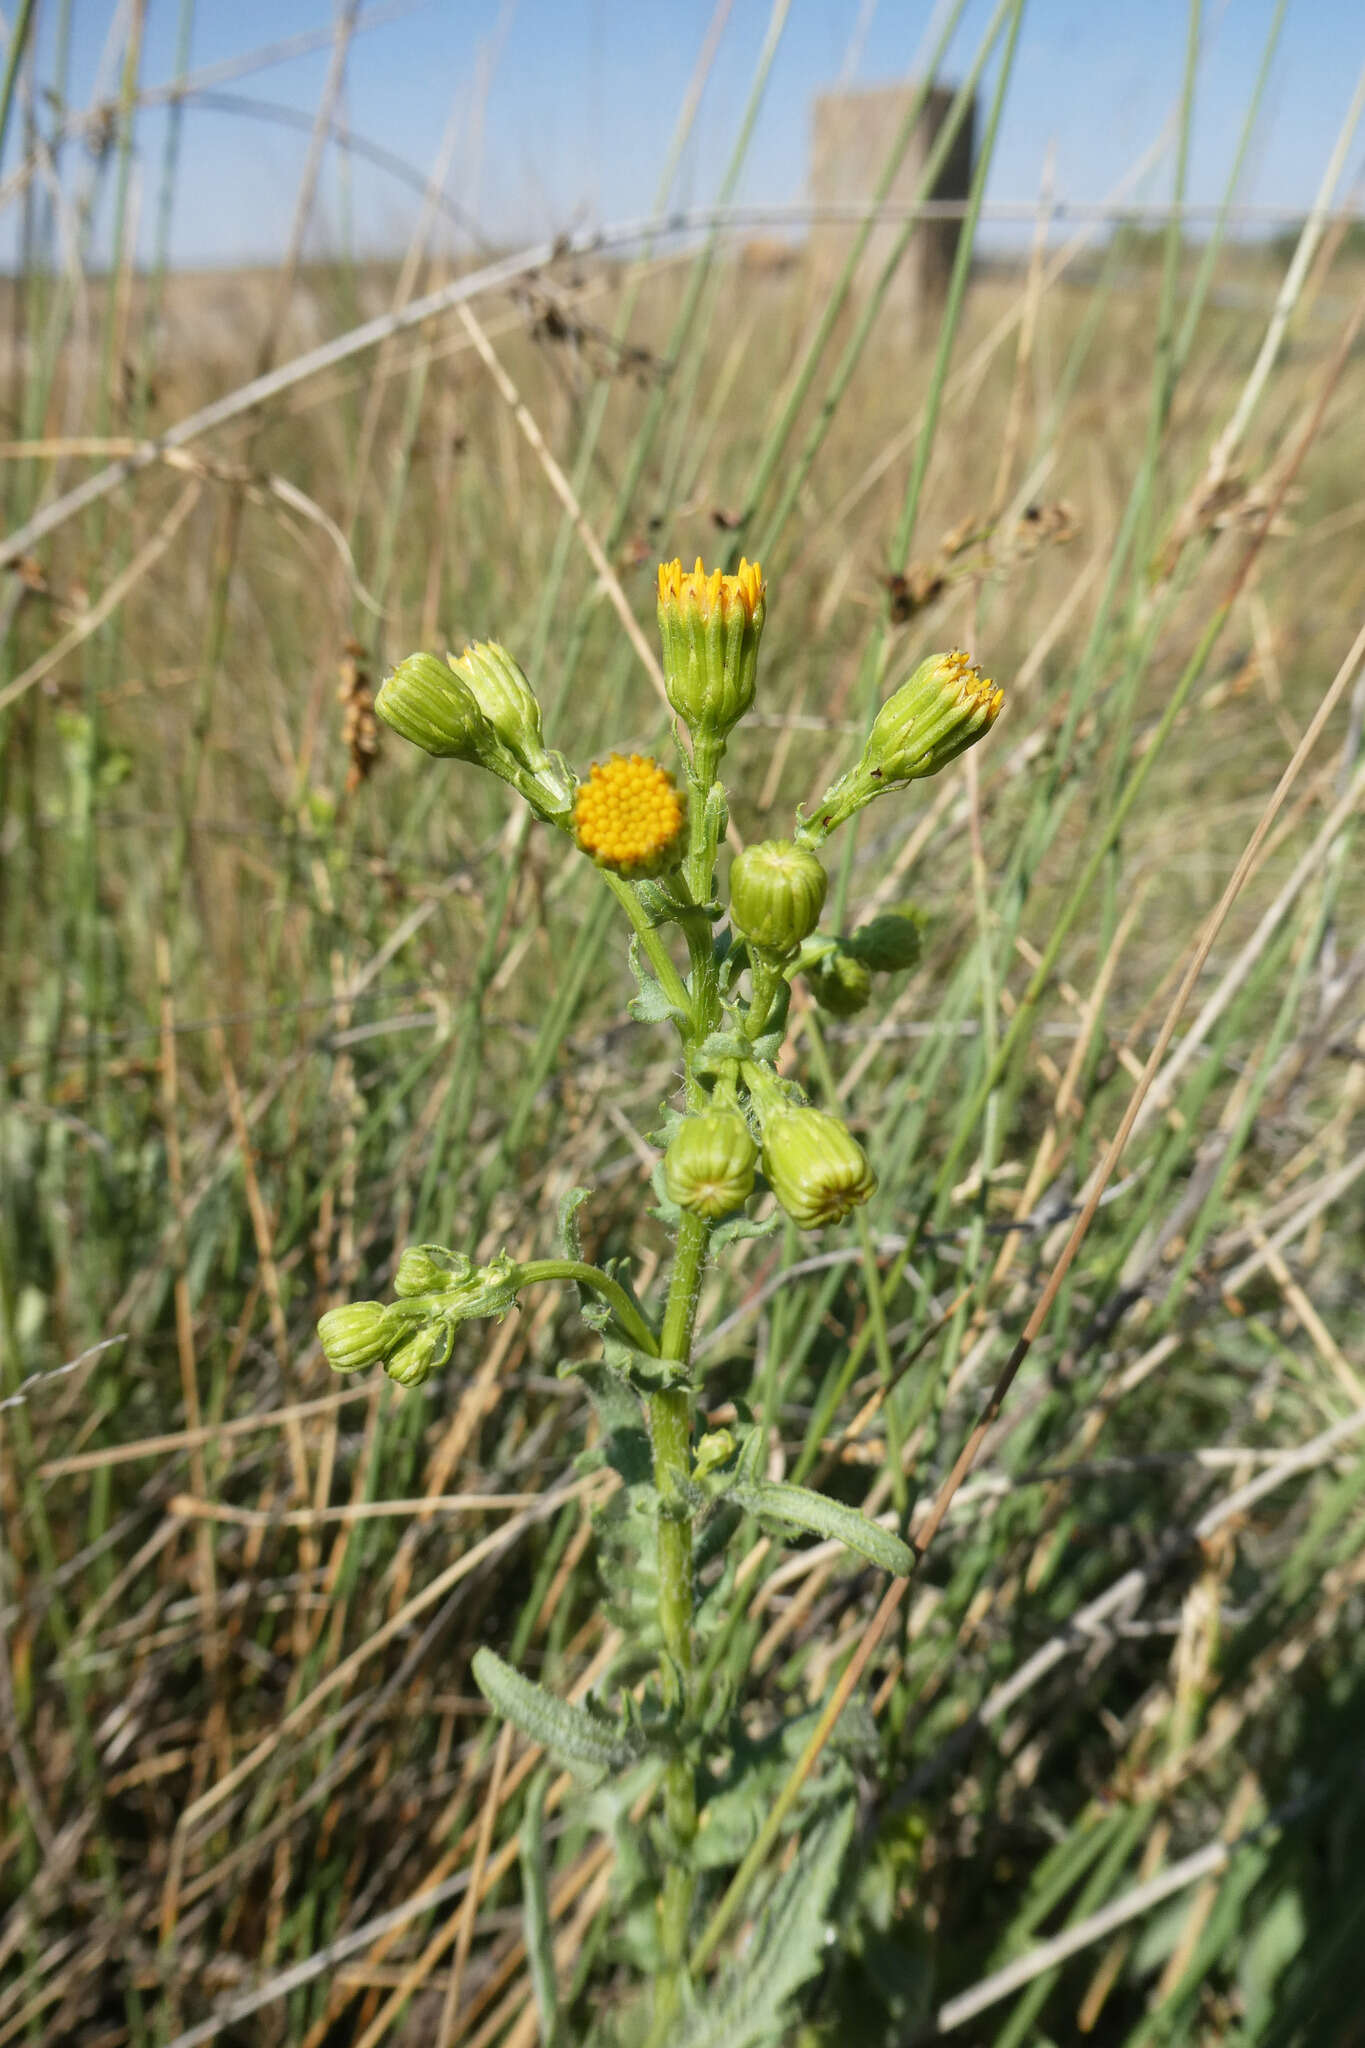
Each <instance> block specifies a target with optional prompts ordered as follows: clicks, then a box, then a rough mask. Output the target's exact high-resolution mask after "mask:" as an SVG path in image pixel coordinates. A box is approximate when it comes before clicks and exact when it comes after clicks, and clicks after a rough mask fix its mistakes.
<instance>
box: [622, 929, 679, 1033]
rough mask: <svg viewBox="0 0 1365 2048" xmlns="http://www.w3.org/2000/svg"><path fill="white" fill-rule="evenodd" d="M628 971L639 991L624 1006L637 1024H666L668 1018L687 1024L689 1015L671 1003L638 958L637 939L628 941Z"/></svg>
mask: <svg viewBox="0 0 1365 2048" xmlns="http://www.w3.org/2000/svg"><path fill="white" fill-rule="evenodd" d="M630 971H631V973H632V974H633V975H634V976H635V979H636V982H637V984H638V986H639V990H640V993H639V995H638V996H633V997H632V998H631V1000H630V1002H628V1003H627V1005H626V1008H627V1009H628V1010H629V1011H630V1014H631V1016H632V1017H633V1018H634V1019H635V1021H636V1023H637V1024H666V1023H667V1022H668V1021H669V1019H670V1018H672V1019H674V1020H675V1021H676V1022H678V1023H680V1024H689V1023H690V1022H691V1019H690V1017H689V1016H688V1015H687V1012H686V1011H685V1010H680V1009H679V1008H678V1006H677V1004H676V1003H671V1002H670V1001H669V999H668V997H667V996H666V995H665V994H664V991H663V989H662V987H661V986H660V984H659V983H658V982H657V981H656V980H655V978H654V976H653V975H652V974H651V973H650V971H649V969H648V968H647V967H646V966H645V964H644V961H643V960H642V959H641V958H640V947H639V941H638V940H636V939H632V940H631V942H630Z"/></svg>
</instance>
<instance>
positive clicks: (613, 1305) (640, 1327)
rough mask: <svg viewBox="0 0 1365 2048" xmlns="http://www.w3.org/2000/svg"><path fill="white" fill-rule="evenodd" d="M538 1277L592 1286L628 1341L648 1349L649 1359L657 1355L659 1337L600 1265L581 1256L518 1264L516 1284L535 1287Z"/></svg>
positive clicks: (645, 1349) (622, 1289)
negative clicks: (580, 1257)
mask: <svg viewBox="0 0 1365 2048" xmlns="http://www.w3.org/2000/svg"><path fill="white" fill-rule="evenodd" d="M541 1280H573V1281H576V1282H577V1284H578V1285H579V1286H580V1287H591V1289H592V1291H593V1293H594V1294H597V1295H600V1296H601V1298H602V1300H603V1301H604V1302H605V1303H606V1304H607V1307H608V1308H609V1309H610V1310H611V1312H612V1314H613V1315H614V1316H615V1318H616V1320H617V1322H618V1323H619V1324H620V1325H621V1328H622V1329H623V1330H624V1331H625V1333H626V1335H627V1336H628V1337H629V1339H630V1341H631V1343H632V1344H635V1345H638V1346H639V1348H640V1350H641V1351H647V1352H648V1353H649V1355H650V1357H651V1358H657V1357H658V1356H659V1340H658V1338H657V1337H656V1336H655V1334H654V1332H653V1330H651V1328H650V1327H649V1324H648V1323H647V1322H646V1321H645V1319H644V1317H643V1316H642V1315H641V1313H640V1311H639V1309H638V1308H637V1307H636V1306H635V1303H634V1302H633V1301H632V1300H631V1298H630V1296H629V1295H628V1294H627V1293H626V1290H625V1288H624V1287H622V1285H621V1283H620V1281H619V1280H613V1279H612V1277H611V1275H610V1273H604V1272H603V1271H602V1268H601V1267H600V1266H589V1265H587V1264H585V1263H584V1261H583V1260H582V1259H529V1260H528V1261H527V1262H526V1264H525V1265H522V1266H518V1268H517V1285H518V1286H519V1287H534V1286H535V1285H536V1283H537V1282H538V1281H541Z"/></svg>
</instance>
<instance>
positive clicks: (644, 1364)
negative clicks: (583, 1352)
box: [602, 1330, 697, 1394]
mask: <svg viewBox="0 0 1365 2048" xmlns="http://www.w3.org/2000/svg"><path fill="white" fill-rule="evenodd" d="M602 1353H603V1356H604V1357H605V1359H606V1361H607V1364H608V1365H609V1366H610V1367H611V1370H612V1371H613V1372H617V1373H620V1375H621V1377H622V1378H623V1379H626V1380H629V1381H630V1384H631V1385H632V1386H633V1387H634V1388H635V1389H636V1391H637V1393H642V1394H654V1393H657V1392H658V1390H659V1388H660V1387H695V1386H696V1385H697V1381H696V1379H695V1378H694V1377H693V1373H692V1368H691V1366H690V1365H688V1364H687V1363H686V1362H685V1361H684V1360H683V1359H681V1358H655V1357H654V1356H653V1355H652V1354H651V1353H650V1352H648V1351H640V1350H639V1349H637V1347H636V1346H635V1345H634V1344H630V1343H627V1341H626V1339H625V1338H624V1337H622V1336H619V1335H618V1334H617V1333H616V1332H615V1331H614V1330H613V1331H611V1332H610V1333H609V1334H608V1335H606V1336H604V1337H603V1339H602Z"/></svg>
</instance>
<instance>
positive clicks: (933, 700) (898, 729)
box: [863, 648, 1005, 782]
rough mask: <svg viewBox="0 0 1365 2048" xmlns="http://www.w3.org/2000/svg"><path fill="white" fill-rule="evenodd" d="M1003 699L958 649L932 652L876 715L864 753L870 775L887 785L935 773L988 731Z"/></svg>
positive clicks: (1001, 694) (987, 679)
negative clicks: (944, 652) (939, 652)
mask: <svg viewBox="0 0 1365 2048" xmlns="http://www.w3.org/2000/svg"><path fill="white" fill-rule="evenodd" d="M1004 701H1005V693H1004V691H1003V690H997V689H996V687H995V684H994V683H993V682H992V681H991V680H990V678H989V677H988V676H983V675H982V673H981V671H980V669H979V668H973V667H972V664H971V662H970V661H969V660H968V658H967V656H966V655H965V654H964V653H963V652H962V650H961V649H960V648H955V649H954V651H953V652H952V653H951V654H931V655H930V656H929V659H928V660H927V661H922V662H921V663H920V665H919V667H918V668H917V669H916V670H915V673H914V674H913V675H912V676H911V678H910V680H909V682H908V683H902V684H901V687H900V688H899V690H897V691H896V692H895V694H894V695H893V696H891V697H888V699H887V701H886V702H885V704H883V706H882V708H881V710H880V711H879V712H878V713H877V716H876V718H875V719H874V721H873V725H872V731H871V732H870V733H869V735H868V741H867V746H866V747H865V748H864V750H863V758H864V760H865V761H866V762H867V764H868V769H869V772H870V773H871V774H872V775H875V776H877V777H878V778H879V779H883V780H885V781H887V782H911V781H915V780H917V779H918V778H919V777H921V776H924V775H937V774H938V771H939V769H940V768H946V767H947V765H948V763H949V762H950V761H955V760H956V759H957V757H958V755H959V754H962V753H965V752H966V750H967V748H968V747H969V746H971V744H972V742H973V740H978V739H980V737H981V735H982V734H983V733H985V732H989V731H990V728H991V727H992V726H993V725H994V723H995V721H996V718H997V717H998V716H999V712H1000V707H1001V705H1002V704H1003V703H1004Z"/></svg>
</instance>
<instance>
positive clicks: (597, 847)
mask: <svg viewBox="0 0 1365 2048" xmlns="http://www.w3.org/2000/svg"><path fill="white" fill-rule="evenodd" d="M682 829H683V805H682V798H681V797H680V796H679V795H678V791H677V788H676V786H675V785H674V781H673V777H672V776H671V775H670V774H669V773H668V770H667V769H666V768H661V767H660V766H659V764H658V762H657V761H655V760H653V759H651V757H650V756H649V755H648V754H631V755H630V756H629V758H627V757H626V756H625V755H624V754H613V755H612V756H611V757H610V759H609V760H607V761H594V762H593V764H592V769H591V771H590V773H589V776H588V779H587V781H586V782H584V783H581V784H580V785H579V790H578V797H577V800H576V801H575V804H574V837H575V838H576V839H577V841H578V843H579V845H580V846H581V847H582V849H583V851H584V853H586V854H590V855H591V857H592V858H593V860H595V861H596V862H597V865H598V866H599V867H600V868H610V869H611V870H612V872H613V874H617V875H624V876H625V877H626V878H627V880H629V881H635V880H639V879H640V878H642V877H644V876H646V875H660V874H662V873H663V872H664V871H665V869H667V868H670V867H672V866H673V865H674V864H675V862H676V859H677V856H678V853H679V851H680V841H681V839H682Z"/></svg>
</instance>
